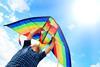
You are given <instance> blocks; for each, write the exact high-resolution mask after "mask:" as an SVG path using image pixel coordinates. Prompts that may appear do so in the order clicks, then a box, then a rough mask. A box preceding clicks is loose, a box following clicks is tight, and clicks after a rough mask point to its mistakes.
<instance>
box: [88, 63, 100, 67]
mask: <svg viewBox="0 0 100 67" xmlns="http://www.w3.org/2000/svg"><path fill="white" fill-rule="evenodd" d="M90 67H100V63H97V64H93V65H90Z"/></svg>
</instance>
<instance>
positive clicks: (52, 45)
mask: <svg viewBox="0 0 100 67" xmlns="http://www.w3.org/2000/svg"><path fill="white" fill-rule="evenodd" d="M54 45H55V37H53V39H52V43H51V45H50V46H49V47H48V48H47V49H46V50H45V53H46V54H48V53H49V52H50V51H51V50H52V49H53V47H54Z"/></svg>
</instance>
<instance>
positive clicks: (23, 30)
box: [5, 16, 71, 67]
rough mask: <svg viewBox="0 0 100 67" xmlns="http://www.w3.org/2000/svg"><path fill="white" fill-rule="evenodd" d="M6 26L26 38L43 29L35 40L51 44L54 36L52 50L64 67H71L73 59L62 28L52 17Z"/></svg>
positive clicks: (34, 18) (21, 21)
mask: <svg viewBox="0 0 100 67" xmlns="http://www.w3.org/2000/svg"><path fill="white" fill-rule="evenodd" d="M5 26H8V27H10V28H11V29H13V30H14V31H16V32H18V33H19V34H22V35H25V36H27V35H28V34H29V32H30V31H31V30H33V29H39V28H43V31H42V33H36V34H35V35H34V36H33V38H34V39H37V40H39V41H40V42H41V43H43V44H51V40H52V36H54V37H55V38H56V42H55V46H54V48H53V50H52V52H53V54H54V55H55V57H56V58H57V59H58V62H59V63H60V64H62V65H63V67H71V57H70V51H69V47H68V44H67V42H66V39H65V37H64V35H63V32H62V30H61V28H60V26H59V25H58V24H57V23H56V21H55V20H54V18H52V17H51V16H43V17H31V18H27V19H23V20H19V21H17V22H14V23H10V24H7V25H5Z"/></svg>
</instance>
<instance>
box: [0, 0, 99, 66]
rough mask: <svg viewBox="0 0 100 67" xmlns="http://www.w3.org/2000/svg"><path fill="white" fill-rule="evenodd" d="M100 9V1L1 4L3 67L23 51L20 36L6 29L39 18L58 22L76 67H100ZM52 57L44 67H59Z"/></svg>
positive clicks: (14, 0)
mask: <svg viewBox="0 0 100 67" xmlns="http://www.w3.org/2000/svg"><path fill="white" fill-rule="evenodd" d="M99 7H100V0H0V36H1V37H0V45H1V46H0V67H1V66H4V65H5V64H6V63H7V62H8V61H9V60H10V58H11V57H12V56H13V55H14V54H15V53H16V52H17V51H18V50H19V49H20V48H21V46H19V45H18V43H17V39H18V34H17V33H16V32H14V31H12V30H10V29H8V28H6V27H4V26H3V25H4V24H8V23H12V22H14V21H17V20H20V19H24V18H29V17H36V16H52V17H53V18H55V20H56V21H57V23H58V24H59V25H60V27H61V29H62V31H63V33H64V35H65V37H66V40H67V42H68V46H69V48H70V52H71V58H72V66H73V67H100V49H99V46H100V30H99V29H100V19H99V18H100V8H99ZM48 57H49V58H51V57H50V56H48ZM48 57H47V60H48V61H49V62H48V63H45V62H44V61H46V60H44V61H43V62H42V65H43V64H44V65H46V64H47V66H48V65H49V63H50V64H52V65H53V66H52V67H55V62H56V61H55V62H52V61H50V59H48ZM40 65H41V64H40Z"/></svg>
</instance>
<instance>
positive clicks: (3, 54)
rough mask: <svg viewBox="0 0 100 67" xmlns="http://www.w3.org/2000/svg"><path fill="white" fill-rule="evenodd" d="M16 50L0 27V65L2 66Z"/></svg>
mask: <svg viewBox="0 0 100 67" xmlns="http://www.w3.org/2000/svg"><path fill="white" fill-rule="evenodd" d="M16 52H17V49H16V47H15V44H14V43H13V42H12V41H11V40H10V38H9V36H8V35H7V33H6V31H5V30H4V29H0V65H1V67H4V66H5V65H6V64H7V63H8V61H9V60H10V59H11V57H12V56H13V55H14V54H15V53H16Z"/></svg>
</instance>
